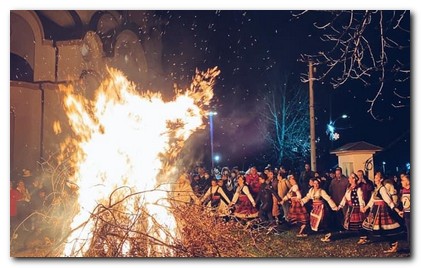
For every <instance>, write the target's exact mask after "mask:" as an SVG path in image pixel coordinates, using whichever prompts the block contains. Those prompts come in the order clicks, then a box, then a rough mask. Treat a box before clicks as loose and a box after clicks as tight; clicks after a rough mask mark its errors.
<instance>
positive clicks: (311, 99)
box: [308, 60, 317, 171]
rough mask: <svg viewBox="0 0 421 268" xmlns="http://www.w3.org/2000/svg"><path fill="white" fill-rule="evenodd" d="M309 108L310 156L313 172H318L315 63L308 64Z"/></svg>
mask: <svg viewBox="0 0 421 268" xmlns="http://www.w3.org/2000/svg"><path fill="white" fill-rule="evenodd" d="M308 85H309V108H310V151H311V153H310V156H311V170H313V171H316V170H317V165H316V129H315V125H314V90H313V62H312V61H311V60H310V61H309V62H308Z"/></svg>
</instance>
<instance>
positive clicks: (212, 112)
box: [208, 111, 218, 173]
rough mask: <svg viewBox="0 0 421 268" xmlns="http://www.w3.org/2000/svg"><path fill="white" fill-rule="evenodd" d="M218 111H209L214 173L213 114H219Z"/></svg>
mask: <svg viewBox="0 0 421 268" xmlns="http://www.w3.org/2000/svg"><path fill="white" fill-rule="evenodd" d="M217 114H218V113H217V112H215V111H210V112H208V115H209V131H210V143H211V162H212V169H211V170H212V173H213V169H214V167H215V163H214V160H215V159H214V155H213V116H215V115H217Z"/></svg>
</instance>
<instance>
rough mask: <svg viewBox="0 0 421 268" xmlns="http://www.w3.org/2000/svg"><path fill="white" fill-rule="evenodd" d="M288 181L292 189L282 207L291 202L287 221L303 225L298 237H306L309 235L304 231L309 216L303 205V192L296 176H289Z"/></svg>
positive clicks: (284, 199) (283, 200)
mask: <svg viewBox="0 0 421 268" xmlns="http://www.w3.org/2000/svg"><path fill="white" fill-rule="evenodd" d="M288 180H289V182H290V184H291V188H290V189H289V191H288V193H287V194H286V196H285V197H284V198H283V199H282V201H281V205H282V204H283V203H284V202H291V205H290V207H289V210H288V216H287V221H288V222H289V223H291V224H295V223H298V224H301V226H300V229H299V231H298V234H297V237H305V236H307V234H306V233H305V232H304V229H305V228H306V226H307V223H308V219H309V216H308V213H307V210H306V208H305V207H304V206H303V205H302V204H301V192H300V188H298V184H297V180H296V179H295V177H294V175H289V176H288Z"/></svg>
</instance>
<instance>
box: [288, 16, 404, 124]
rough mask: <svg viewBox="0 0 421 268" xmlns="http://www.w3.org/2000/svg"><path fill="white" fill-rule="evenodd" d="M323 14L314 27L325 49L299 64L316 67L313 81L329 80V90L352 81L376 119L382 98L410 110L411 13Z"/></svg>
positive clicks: (369, 111) (305, 79)
mask: <svg viewBox="0 0 421 268" xmlns="http://www.w3.org/2000/svg"><path fill="white" fill-rule="evenodd" d="M318 12H320V11H318ZM306 13H309V12H308V11H304V12H301V13H299V14H294V15H293V16H294V17H295V18H301V17H302V16H303V15H304V14H306ZM324 14H327V16H320V15H319V16H317V22H315V23H314V26H315V27H316V29H318V30H320V31H321V37H320V38H321V40H322V41H323V42H325V43H327V44H328V48H326V49H322V51H319V52H318V53H316V54H313V55H307V54H303V55H301V60H302V61H309V60H311V61H313V64H314V65H318V66H319V67H320V70H321V72H319V74H318V76H317V74H316V78H315V79H316V80H319V81H320V80H323V79H325V78H328V79H329V81H330V83H331V84H332V86H333V88H338V87H340V86H342V85H344V84H345V83H347V82H349V81H350V80H358V81H361V82H362V83H363V85H364V89H365V90H367V99H366V101H367V103H368V104H369V108H368V111H367V112H368V113H370V114H371V116H372V117H373V118H374V119H376V120H383V118H384V117H385V115H382V114H381V112H379V111H374V110H375V106H376V104H377V103H378V102H379V100H381V99H383V98H391V99H392V103H390V105H391V106H392V107H394V108H404V107H408V106H409V101H410V100H409V99H410V96H409V94H410V92H409V74H410V66H409V63H410V55H409V50H410V31H409V11H406V10H399V11H394V10H365V11H364V10H357V11H325V12H324ZM322 20H324V21H322ZM302 81H303V82H307V81H308V76H306V75H304V76H303V77H302ZM372 88H374V90H371V89H372ZM385 91H390V92H388V93H390V94H386V92H385ZM388 105H389V104H388Z"/></svg>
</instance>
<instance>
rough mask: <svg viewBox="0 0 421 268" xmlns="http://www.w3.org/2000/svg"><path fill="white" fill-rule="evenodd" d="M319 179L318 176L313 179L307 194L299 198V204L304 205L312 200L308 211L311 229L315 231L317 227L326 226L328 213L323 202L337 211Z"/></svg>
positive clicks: (317, 229)
mask: <svg viewBox="0 0 421 268" xmlns="http://www.w3.org/2000/svg"><path fill="white" fill-rule="evenodd" d="M320 183H321V180H320V179H319V178H317V179H314V180H313V187H312V188H310V190H309V191H308V193H307V195H306V196H305V197H304V198H303V199H301V205H303V206H304V204H305V203H307V202H308V201H309V200H313V204H312V209H311V212H310V227H311V230H313V231H315V232H317V231H319V229H321V228H324V227H326V215H327V213H328V211H327V207H326V205H325V202H327V203H328V204H329V206H330V207H331V208H332V210H334V211H337V210H338V208H337V206H336V204H335V202H334V201H333V200H332V198H331V197H330V196H329V195H328V194H327V193H326V191H325V190H323V189H322V188H321V187H320Z"/></svg>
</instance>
